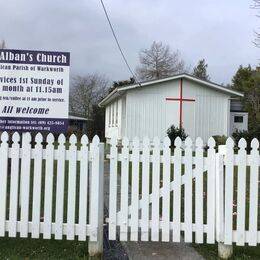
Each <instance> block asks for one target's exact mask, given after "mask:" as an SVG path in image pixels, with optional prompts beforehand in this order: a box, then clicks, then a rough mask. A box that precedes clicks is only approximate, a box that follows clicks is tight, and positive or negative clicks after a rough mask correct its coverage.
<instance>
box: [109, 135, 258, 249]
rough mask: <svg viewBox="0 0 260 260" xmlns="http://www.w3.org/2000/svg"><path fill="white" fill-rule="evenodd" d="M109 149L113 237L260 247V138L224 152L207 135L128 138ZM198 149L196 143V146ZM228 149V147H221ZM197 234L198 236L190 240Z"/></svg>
mask: <svg viewBox="0 0 260 260" xmlns="http://www.w3.org/2000/svg"><path fill="white" fill-rule="evenodd" d="M110 144H111V149H110V155H109V159H110V201H109V220H108V221H109V238H110V239H112V240H113V239H116V233H117V231H118V230H119V235H120V240H123V241H126V240H132V241H137V240H142V241H148V240H152V241H159V240H161V241H173V242H179V241H180V240H181V235H182V234H183V236H184V241H185V242H196V243H203V242H204V234H206V237H207V238H206V240H207V243H215V241H218V242H224V243H225V244H232V243H233V242H234V243H236V244H237V245H244V244H245V243H248V244H249V245H256V244H257V243H260V223H259V222H260V220H259V219H260V217H259V216H260V213H259V196H260V194H259V166H260V156H259V150H258V149H259V142H258V141H257V140H256V139H254V140H253V141H252V143H251V148H252V150H251V151H250V154H247V150H246V147H247V144H246V142H245V140H244V139H241V140H240V142H239V145H238V148H236V149H235V150H234V142H233V140H232V139H231V138H229V139H228V140H227V144H226V148H225V153H224V154H223V153H222V154H221V152H217V151H216V149H215V148H216V147H215V141H214V139H213V138H210V139H209V141H208V143H207V146H208V147H207V149H205V147H204V144H203V141H202V139H201V138H197V139H196V141H195V142H194V143H193V142H192V140H191V139H190V138H187V139H186V140H185V142H184V143H183V142H182V141H181V140H180V139H179V138H177V139H176V140H175V148H174V150H172V149H171V148H170V140H169V138H168V137H166V138H165V139H164V140H163V142H162V143H161V142H160V140H159V139H158V138H154V139H153V141H152V142H151V141H150V140H149V139H148V138H145V139H144V140H141V141H140V140H139V139H138V138H135V139H134V140H133V142H132V143H131V145H130V142H129V140H128V139H127V138H124V139H123V140H122V146H120V147H118V143H117V140H116V139H112V140H111V142H110ZM194 148H195V149H194ZM222 150H223V149H222ZM193 234H194V238H195V239H193Z"/></svg>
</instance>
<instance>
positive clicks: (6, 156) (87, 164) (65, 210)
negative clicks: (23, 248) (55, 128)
mask: <svg viewBox="0 0 260 260" xmlns="http://www.w3.org/2000/svg"><path fill="white" fill-rule="evenodd" d="M21 139H22V140H21ZM20 141H21V144H20ZM31 141H32V138H31V135H30V134H29V133H25V134H23V135H22V138H21V136H20V135H19V134H18V133H14V134H13V135H12V144H11V145H10V142H9V135H8V133H7V132H3V133H2V134H1V146H0V167H1V168H0V173H1V174H0V236H2V237H3V236H5V235H8V236H9V237H16V236H18V234H19V236H20V237H23V238H24V237H29V234H31V235H30V236H31V237H32V238H39V237H40V235H41V234H42V236H43V238H44V239H50V238H51V237H54V238H55V239H63V236H65V237H66V239H68V240H74V239H76V236H77V238H78V240H80V241H85V240H86V239H87V236H88V237H89V241H97V240H98V239H101V238H100V237H99V236H100V230H99V228H100V227H102V225H103V219H102V216H103V204H102V201H103V194H102V192H103V187H102V183H103V156H104V145H103V144H102V143H100V141H99V138H98V137H97V136H95V137H94V139H93V141H92V143H89V141H88V138H87V136H85V135H84V136H82V138H81V142H80V147H79V148H78V145H79V144H78V143H77V138H76V136H75V135H72V136H71V137H70V139H69V142H66V139H65V136H64V135H63V134H61V135H60V136H59V137H58V143H57V142H54V136H53V135H52V134H49V135H48V136H47V138H46V141H47V145H46V147H44V146H43V144H42V142H43V136H42V135H41V134H40V133H38V134H37V135H36V137H35V146H34V148H32V144H31ZM68 145H69V148H68V147H66V146H68ZM98 201H99V202H101V205H100V204H99V203H97V202H98ZM100 219H102V223H100ZM6 232H7V233H6ZM101 232H102V229H101Z"/></svg>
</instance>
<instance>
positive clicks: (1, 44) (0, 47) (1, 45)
mask: <svg viewBox="0 0 260 260" xmlns="http://www.w3.org/2000/svg"><path fill="white" fill-rule="evenodd" d="M0 49H6V43H5V40H2V41H1V42H0Z"/></svg>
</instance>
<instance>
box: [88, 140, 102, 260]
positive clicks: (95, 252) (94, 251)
mask: <svg viewBox="0 0 260 260" xmlns="http://www.w3.org/2000/svg"><path fill="white" fill-rule="evenodd" d="M91 145H92V144H91ZM98 148H99V156H98V158H94V160H95V159H96V160H98V161H99V164H98V166H99V167H98V169H99V171H98V190H95V189H94V188H95V187H90V190H91V193H90V196H93V192H94V193H96V196H97V197H98V200H97V201H95V203H96V205H97V206H96V209H97V210H98V212H96V214H95V215H96V216H97V217H98V220H97V225H98V227H97V240H96V241H90V240H89V243H88V253H89V256H90V257H92V256H93V257H97V256H100V257H101V256H102V254H103V223H104V143H99V146H98ZM91 156H92V157H93V154H92V155H91ZM92 164H93V160H92ZM91 168H92V167H89V169H91ZM90 175H91V179H92V178H93V177H94V176H93V169H92V172H91V174H90ZM90 183H92V182H91V181H90ZM90 201H92V202H94V201H93V200H91V198H90ZM90 206H91V205H90ZM93 209H95V207H93V205H92V206H91V207H90V210H93ZM90 214H91V212H90ZM95 259H96V258H95Z"/></svg>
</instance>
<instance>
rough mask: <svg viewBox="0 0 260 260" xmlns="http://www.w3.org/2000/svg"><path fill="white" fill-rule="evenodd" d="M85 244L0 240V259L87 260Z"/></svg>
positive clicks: (21, 239) (22, 239)
mask: <svg viewBox="0 0 260 260" xmlns="http://www.w3.org/2000/svg"><path fill="white" fill-rule="evenodd" d="M87 250H88V248H87V242H78V241H67V240H54V239H51V240H46V239H31V238H28V239H24V238H0V259H10V260H13V259H14V260H15V259H88V257H87V252H88V251H87Z"/></svg>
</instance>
